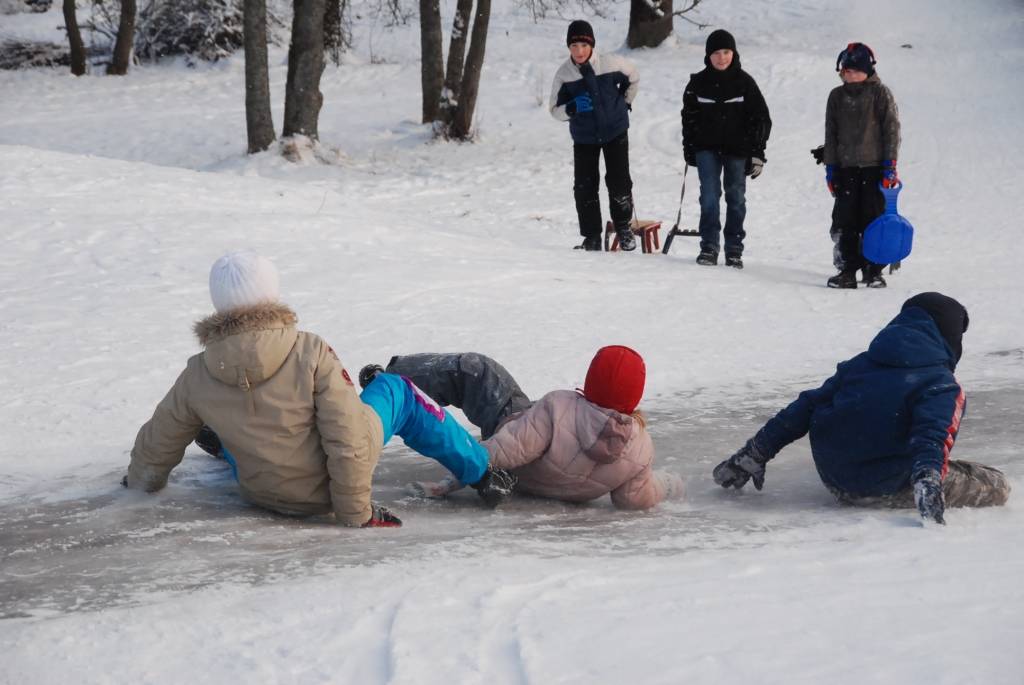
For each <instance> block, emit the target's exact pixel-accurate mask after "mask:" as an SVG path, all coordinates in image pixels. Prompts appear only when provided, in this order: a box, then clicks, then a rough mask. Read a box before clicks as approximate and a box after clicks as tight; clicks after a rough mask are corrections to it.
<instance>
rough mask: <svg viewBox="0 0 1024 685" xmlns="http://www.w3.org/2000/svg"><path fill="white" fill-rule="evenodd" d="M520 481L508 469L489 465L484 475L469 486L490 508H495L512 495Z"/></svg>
mask: <svg viewBox="0 0 1024 685" xmlns="http://www.w3.org/2000/svg"><path fill="white" fill-rule="evenodd" d="M518 482H519V479H518V478H516V477H515V476H514V475H513V474H511V473H509V472H508V471H503V470H502V469H496V468H493V467H491V466H488V467H487V471H485V472H484V477H483V478H481V479H480V480H479V481H477V482H476V483H471V484H470V486H469V487H471V488H473V489H474V490H476V494H478V495H480V499H482V500H483V501H484V505H485V506H486V507H487V508H488V509H494V508H495V507H497V506H498V505H499V504H502V503H504V502H506V501H508V499H509V498H511V497H512V491H513V490H514V489H515V487H516V483H518Z"/></svg>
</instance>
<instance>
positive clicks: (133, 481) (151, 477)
mask: <svg viewBox="0 0 1024 685" xmlns="http://www.w3.org/2000/svg"><path fill="white" fill-rule="evenodd" d="M193 363H199V364H202V363H203V362H202V360H201V359H200V358H199V357H194V358H193V359H192V360H190V361H189V364H190V365H191V364H193ZM188 372H189V371H188V369H185V370H184V371H182V372H181V374H180V375H179V376H178V379H177V380H176V381H175V382H174V386H173V387H171V389H170V390H169V391H168V393H167V395H165V396H164V398H163V399H162V400H161V401H160V404H158V405H157V407H156V411H154V412H153V418H151V419H150V420H149V421H147V422H146V423H145V425H143V426H142V428H140V429H139V433H138V435H137V436H136V437H135V446H134V447H133V448H132V458H131V463H130V464H129V465H128V475H127V477H126V479H125V480H124V481H123V484H124V485H126V486H127V487H130V488H134V489H137V490H145V491H146V492H154V491H156V490H160V489H162V488H163V487H164V486H165V485H167V477H168V475H170V473H171V469H173V468H174V467H175V466H177V465H178V464H180V463H181V458H182V457H183V456H185V448H186V447H188V445H189V443H190V442H192V441H193V440H195V438H196V435H198V434H199V429H200V428H202V427H203V420H202V419H200V418H199V417H198V416H197V415H196V413H195V412H194V411H192V408H191V406H190V405H189V402H188V391H187V389H186V387H185V386H186V376H187V375H188Z"/></svg>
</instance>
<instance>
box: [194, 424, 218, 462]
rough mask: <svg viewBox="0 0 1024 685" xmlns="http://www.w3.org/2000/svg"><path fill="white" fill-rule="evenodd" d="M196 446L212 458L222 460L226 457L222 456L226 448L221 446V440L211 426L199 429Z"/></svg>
mask: <svg viewBox="0 0 1024 685" xmlns="http://www.w3.org/2000/svg"><path fill="white" fill-rule="evenodd" d="M196 446H198V447H199V449H201V450H202V451H204V452H206V453H207V454H209V455H210V456H212V457H217V458H218V459H220V458H222V457H223V456H224V455H223V454H222V450H223V449H224V448H223V447H222V446H221V444H220V438H218V437H217V434H216V433H214V432H213V429H212V428H210V427H209V426H203V427H202V428H200V429H199V435H197V436H196Z"/></svg>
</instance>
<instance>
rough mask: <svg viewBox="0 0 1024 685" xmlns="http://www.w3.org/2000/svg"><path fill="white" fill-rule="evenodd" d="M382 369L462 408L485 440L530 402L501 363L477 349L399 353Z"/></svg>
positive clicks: (433, 397) (440, 399)
mask: <svg viewBox="0 0 1024 685" xmlns="http://www.w3.org/2000/svg"><path fill="white" fill-rule="evenodd" d="M385 371H387V372H388V373H397V374H400V375H402V376H405V377H406V378H408V379H409V380H411V381H412V382H413V383H415V384H416V386H417V387H418V388H419V389H420V390H422V391H423V392H425V393H426V394H427V395H428V396H429V397H430V398H431V399H433V400H434V401H435V402H437V403H438V404H440V405H441V406H447V405H450V406H453V407H458V408H459V409H461V410H462V412H463V413H464V414H465V415H466V418H467V419H469V420H470V422H471V423H473V425H475V426H478V427H479V428H480V437H481V438H483V439H484V440H486V439H487V438H489V437H491V436H492V435H494V431H495V429H496V428H497V427H498V424H499V423H501V421H502V420H503V419H505V418H506V417H508V416H511V415H512V414H517V413H519V412H521V411H523V410H524V409H527V408H528V407H529V406H530V404H532V403H531V402H530V398H528V397H527V396H526V395H525V394H524V393H523V391H522V390H521V389H520V388H519V384H518V383H516V379H515V378H513V377H512V374H510V373H509V372H508V371H507V370H506V369H505V367H504V366H502V365H501V364H499V363H498V362H496V361H494V360H493V359H491V358H490V357H488V356H485V355H482V354H477V353H476V352H463V353H456V354H433V353H424V354H407V355H399V356H395V357H392V358H391V361H389V362H388V367H387V369H385Z"/></svg>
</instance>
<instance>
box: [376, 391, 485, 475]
mask: <svg viewBox="0 0 1024 685" xmlns="http://www.w3.org/2000/svg"><path fill="white" fill-rule="evenodd" d="M360 398H361V399H362V400H363V402H364V403H366V404H368V405H370V407H371V408H372V409H373V410H374V411H375V412H377V416H379V417H380V422H381V425H382V426H383V427H384V444H385V445H386V444H388V441H389V440H391V438H392V437H393V436H395V435H397V436H398V437H400V438H402V440H403V441H405V444H406V445H408V446H409V447H411V448H412V449H414V450H416V451H417V452H419V453H420V454H422V455H423V456H425V457H430V458H431V459H435V460H437V461H438V462H440V464H441V465H442V466H444V467H445V468H446V469H448V470H449V471H451V472H452V474H454V475H455V477H456V478H458V479H459V482H461V483H465V484H467V485H470V484H472V483H476V482H478V481H479V480H480V479H481V478H483V476H484V473H485V472H486V471H487V464H488V462H489V461H490V458H489V456H488V454H487V450H486V449H484V447H483V445H481V444H480V443H479V442H477V441H476V440H475V439H474V438H473V436H471V435H470V434H469V433H468V432H466V429H465V428H463V427H462V426H461V425H460V424H459V422H458V421H456V420H455V419H454V418H452V415H451V414H449V413H448V412H447V411H445V410H444V409H442V408H441V407H439V406H438V405H437V403H436V402H434V401H433V400H431V399H430V398H429V397H427V396H426V395H425V394H424V393H423V391H422V390H420V389H419V388H417V387H416V386H415V385H414V384H413V382H412V381H410V380H409V379H408V378H405V377H403V376H398V375H395V374H393V373H380V374H377V377H376V378H374V379H373V381H371V382H370V384H369V385H367V386H366V389H365V390H363V392H362V394H361V395H360Z"/></svg>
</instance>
